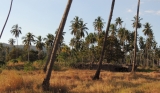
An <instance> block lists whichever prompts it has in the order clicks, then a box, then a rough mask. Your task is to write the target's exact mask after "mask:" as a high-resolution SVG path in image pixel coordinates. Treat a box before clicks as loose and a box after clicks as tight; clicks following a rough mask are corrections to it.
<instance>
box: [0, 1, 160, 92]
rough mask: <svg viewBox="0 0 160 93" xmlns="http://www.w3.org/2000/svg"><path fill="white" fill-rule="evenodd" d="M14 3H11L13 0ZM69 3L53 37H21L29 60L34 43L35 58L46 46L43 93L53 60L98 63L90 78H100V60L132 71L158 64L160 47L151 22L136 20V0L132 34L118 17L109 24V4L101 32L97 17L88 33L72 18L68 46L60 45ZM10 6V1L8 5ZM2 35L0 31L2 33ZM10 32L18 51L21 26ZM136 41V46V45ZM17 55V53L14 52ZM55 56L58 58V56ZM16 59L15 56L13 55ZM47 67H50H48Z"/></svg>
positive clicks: (138, 18) (99, 21)
mask: <svg viewBox="0 0 160 93" xmlns="http://www.w3.org/2000/svg"><path fill="white" fill-rule="evenodd" d="M12 1H13V0H12ZM71 3H72V0H68V4H67V7H66V10H65V12H64V15H63V18H62V21H61V23H60V26H59V28H58V29H57V31H56V32H55V34H56V36H54V35H52V34H48V35H47V36H46V38H43V37H42V36H38V37H36V36H35V35H33V34H32V33H30V32H29V33H27V34H26V36H24V37H22V40H23V44H24V46H25V49H26V50H27V51H28V61H30V60H29V51H30V46H31V45H32V44H33V43H34V44H35V45H36V48H37V51H38V58H40V56H41V54H42V53H43V49H44V47H45V46H46V50H47V57H48V60H47V62H46V65H45V69H44V70H45V72H46V77H45V79H44V82H43V84H42V85H43V88H44V90H47V89H48V87H49V79H50V76H51V71H52V66H53V64H54V61H55V60H56V58H57V59H58V60H61V61H62V59H63V61H65V62H66V61H68V62H69V61H73V62H82V63H83V62H92V63H93V62H96V61H98V62H99V66H98V69H97V72H96V73H95V76H94V77H93V79H99V74H100V70H101V66H102V61H104V59H105V60H107V62H108V63H116V64H117V63H121V64H132V63H133V69H132V71H134V66H135V65H141V66H146V67H149V66H152V67H154V66H155V65H158V62H159V58H160V48H159V47H157V43H156V41H155V39H154V34H153V31H152V26H151V24H150V23H148V22H147V23H145V24H142V23H141V22H140V21H141V20H142V18H140V17H139V6H140V0H138V6H137V15H136V16H134V17H133V18H134V19H133V20H132V21H133V24H132V26H133V28H135V30H134V31H130V30H128V29H127V28H125V26H124V27H123V20H122V19H121V18H120V17H118V18H116V19H115V23H110V22H111V18H112V13H113V9H114V3H115V0H113V1H112V5H111V12H110V16H109V19H108V24H107V27H106V30H105V31H104V30H103V29H104V27H105V26H104V25H105V22H104V20H103V18H101V17H100V16H98V17H97V18H96V19H95V20H94V22H93V27H94V29H95V31H97V32H94V33H93V32H91V33H88V30H89V29H88V27H87V23H85V22H84V21H83V19H82V18H79V17H78V16H75V18H73V20H72V21H71V26H70V28H71V29H70V31H71V34H72V35H73V36H74V37H73V38H71V40H70V43H69V45H70V47H69V46H68V45H66V44H64V43H63V40H64V37H63V36H64V35H65V33H66V32H63V29H64V26H65V22H66V19H67V16H68V12H69V9H70V6H71ZM11 4H12V2H11ZM142 27H144V29H143V32H144V35H145V36H146V38H144V37H143V36H137V29H139V28H142ZM2 32H3V30H2ZM11 33H12V34H13V35H14V36H15V37H16V40H17V48H18V37H19V35H20V34H21V27H19V26H18V24H17V25H14V26H13V27H12V30H11ZM137 39H138V43H139V44H137ZM8 42H9V44H10V45H12V46H14V43H15V39H13V38H11V39H9V41H8ZM0 51H2V45H0ZM16 55H18V52H17V53H16ZM57 55H58V56H57ZM16 58H18V56H16ZM48 65H49V66H48Z"/></svg>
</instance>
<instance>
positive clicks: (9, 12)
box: [0, 0, 13, 39]
mask: <svg viewBox="0 0 160 93" xmlns="http://www.w3.org/2000/svg"><path fill="white" fill-rule="evenodd" d="M12 3H13V0H11V4H10V9H9V13H8V16H7V19H6V21H5V23H4V26H3V28H2V31H1V35H0V39H1V37H2V34H3V31H4V28H5V26H6V24H7V21H8V18H9V15H10V13H11V9H12Z"/></svg>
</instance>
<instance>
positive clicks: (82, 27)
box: [78, 21, 88, 38]
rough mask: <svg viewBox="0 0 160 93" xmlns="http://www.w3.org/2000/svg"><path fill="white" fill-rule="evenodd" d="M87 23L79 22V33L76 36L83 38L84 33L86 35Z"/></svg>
mask: <svg viewBox="0 0 160 93" xmlns="http://www.w3.org/2000/svg"><path fill="white" fill-rule="evenodd" d="M86 24H87V23H83V21H80V23H79V32H78V36H80V38H82V37H85V34H84V32H85V33H86V34H87V35H88V32H87V30H88V28H87V27H86Z"/></svg>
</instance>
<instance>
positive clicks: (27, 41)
mask: <svg viewBox="0 0 160 93" xmlns="http://www.w3.org/2000/svg"><path fill="white" fill-rule="evenodd" d="M34 37H35V35H33V34H32V33H30V32H28V33H27V34H26V36H25V37H22V40H23V41H22V42H23V43H24V45H25V47H26V48H27V50H28V62H29V61H30V60H29V51H30V46H31V45H32V43H34V42H35V40H34Z"/></svg>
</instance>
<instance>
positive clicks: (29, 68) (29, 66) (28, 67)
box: [24, 62, 35, 71]
mask: <svg viewBox="0 0 160 93" xmlns="http://www.w3.org/2000/svg"><path fill="white" fill-rule="evenodd" d="M32 70H35V67H34V66H33V63H31V62H27V63H25V64H24V71H32Z"/></svg>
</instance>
